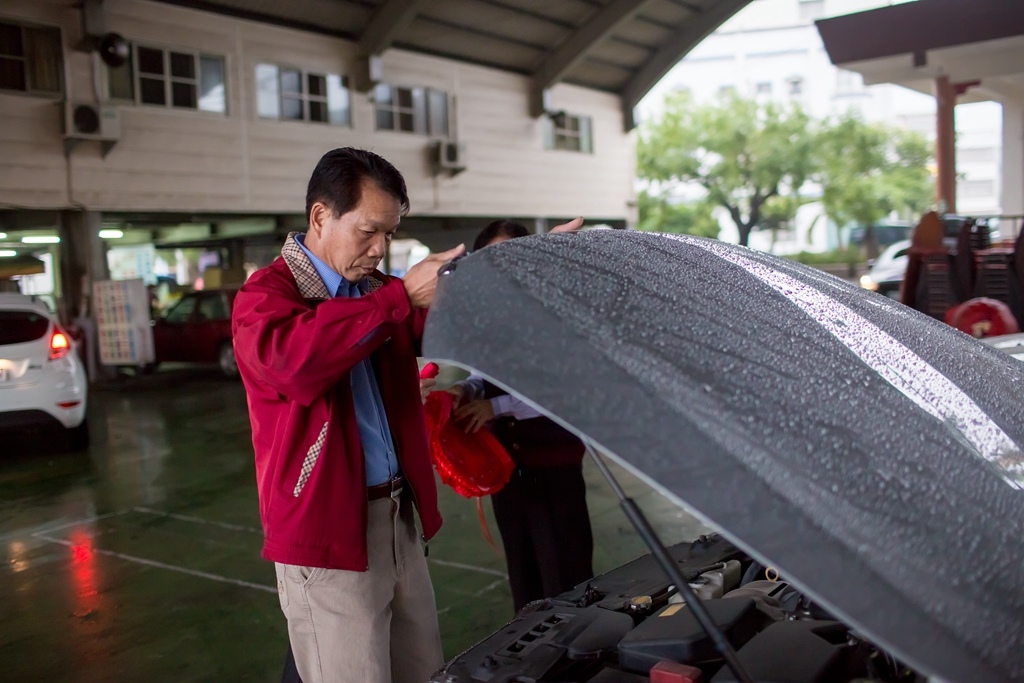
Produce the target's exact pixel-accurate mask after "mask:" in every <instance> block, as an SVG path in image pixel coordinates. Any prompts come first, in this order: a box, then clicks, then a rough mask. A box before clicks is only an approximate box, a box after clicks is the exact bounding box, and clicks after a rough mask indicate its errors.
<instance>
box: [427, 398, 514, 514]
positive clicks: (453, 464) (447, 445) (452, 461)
mask: <svg viewBox="0 0 1024 683" xmlns="http://www.w3.org/2000/svg"><path fill="white" fill-rule="evenodd" d="M453 401H454V397H453V396H452V395H451V394H449V393H448V392H447V391H435V392H433V393H431V394H430V395H429V396H428V397H427V402H426V404H424V406H423V409H424V411H425V413H426V417H427V431H428V433H429V435H430V456H431V458H432V459H433V460H434V466H435V467H436V468H437V472H438V474H440V475H441V481H443V482H444V483H445V484H447V485H448V486H450V487H452V488H453V489H455V492H456V493H458V494H459V495H461V496H465V497H466V498H475V497H479V496H489V495H491V494H492V493H495V492H497V491H500V490H501V487H503V486H504V485H505V484H506V483H507V482H508V480H509V477H511V476H512V471H513V470H514V469H515V465H514V464H513V462H512V458H510V457H509V455H508V453H506V452H505V449H504V448H502V446H501V444H500V443H498V440H497V439H495V438H494V436H492V435H491V433H490V432H488V431H487V430H485V429H481V430H480V431H478V432H476V433H475V434H467V433H466V432H464V431H462V428H461V427H459V426H458V425H457V424H455V423H454V422H453V421H452V419H451V418H452V402H453Z"/></svg>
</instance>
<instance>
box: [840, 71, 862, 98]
mask: <svg viewBox="0 0 1024 683" xmlns="http://www.w3.org/2000/svg"><path fill="white" fill-rule="evenodd" d="M862 90H864V77H863V76H861V75H860V74H859V73H857V72H856V71H847V70H846V69H837V70H836V92H837V93H838V94H840V95H848V94H851V93H858V92H861V91H862Z"/></svg>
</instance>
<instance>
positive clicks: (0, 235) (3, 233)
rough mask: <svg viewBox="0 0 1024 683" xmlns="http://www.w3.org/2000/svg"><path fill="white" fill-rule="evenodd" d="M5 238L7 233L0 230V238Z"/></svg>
mask: <svg viewBox="0 0 1024 683" xmlns="http://www.w3.org/2000/svg"><path fill="white" fill-rule="evenodd" d="M5 239H7V233H6V232H0V240H5Z"/></svg>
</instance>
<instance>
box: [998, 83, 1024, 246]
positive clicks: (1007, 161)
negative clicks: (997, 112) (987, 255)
mask: <svg viewBox="0 0 1024 683" xmlns="http://www.w3.org/2000/svg"><path fill="white" fill-rule="evenodd" d="M999 203H1000V206H1001V207H1002V210H1003V213H1004V214H1008V215H1011V216H1021V215H1024V98H1022V99H1020V100H1017V101H1016V102H1012V103H1011V102H1004V103H1003V187H1002V196H1001V197H1000V202H999ZM1008 236H1010V235H1007V234H1003V235H1002V237H1008Z"/></svg>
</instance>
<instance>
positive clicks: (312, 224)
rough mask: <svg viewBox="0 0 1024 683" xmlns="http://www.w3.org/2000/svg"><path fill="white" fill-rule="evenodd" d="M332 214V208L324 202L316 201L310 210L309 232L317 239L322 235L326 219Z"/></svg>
mask: <svg viewBox="0 0 1024 683" xmlns="http://www.w3.org/2000/svg"><path fill="white" fill-rule="evenodd" d="M329 215H330V209H329V208H327V205H326V204H324V203H323V202H315V203H314V204H313V207H312V208H311V209H310V210H309V232H311V233H313V235H314V236H316V238H317V239H320V237H322V233H323V229H324V221H325V220H326V219H327V217H328V216H329Z"/></svg>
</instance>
